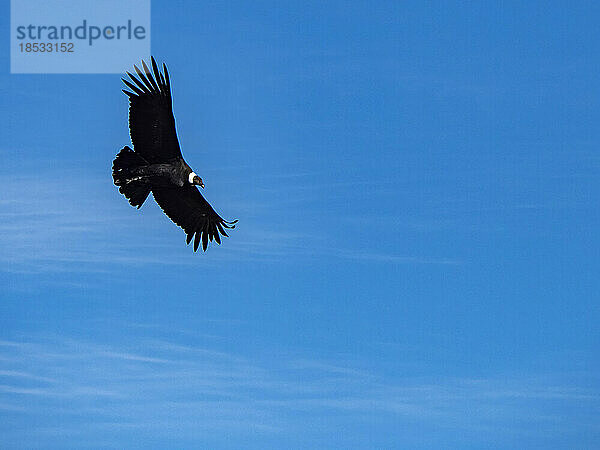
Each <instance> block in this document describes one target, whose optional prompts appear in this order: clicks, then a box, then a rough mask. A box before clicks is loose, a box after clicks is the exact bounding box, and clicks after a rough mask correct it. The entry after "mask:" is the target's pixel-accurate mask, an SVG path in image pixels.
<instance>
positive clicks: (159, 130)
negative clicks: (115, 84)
mask: <svg viewBox="0 0 600 450" xmlns="http://www.w3.org/2000/svg"><path fill="white" fill-rule="evenodd" d="M151 65H152V69H153V72H154V74H153V73H152V72H150V69H148V66H147V65H146V63H145V62H144V61H142V68H143V69H144V70H143V71H142V70H141V69H140V68H139V67H138V66H137V65H134V66H133V67H134V69H135V72H136V74H137V76H136V75H134V74H132V73H130V72H126V73H127V75H128V76H129V78H130V79H131V81H132V82H129V81H128V80H125V79H123V83H124V84H125V85H126V86H127V87H128V88H129V89H130V90H131V91H133V92H130V91H125V90H124V91H123V92H125V94H127V96H128V97H129V132H130V135H131V142H132V143H133V148H134V150H135V152H136V153H139V154H140V155H141V156H142V157H143V158H144V159H146V160H147V161H148V162H149V163H151V164H158V163H166V162H169V161H172V160H173V159H176V158H182V155H181V149H180V147H179V141H178V139H177V131H176V129H175V117H173V109H172V101H171V88H170V83H169V81H168V73H167V72H166V65H164V64H163V71H165V73H164V79H165V81H164V82H163V81H162V80H161V77H162V74H161V73H160V72H159V70H158V66H157V64H156V61H155V60H154V58H152V59H151Z"/></svg>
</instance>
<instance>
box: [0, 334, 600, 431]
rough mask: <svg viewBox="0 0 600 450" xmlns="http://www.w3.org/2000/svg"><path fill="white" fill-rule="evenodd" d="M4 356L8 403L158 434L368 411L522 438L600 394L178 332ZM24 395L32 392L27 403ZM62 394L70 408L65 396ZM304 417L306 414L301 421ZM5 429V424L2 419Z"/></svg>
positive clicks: (3, 399) (292, 423)
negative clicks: (393, 373) (395, 370)
mask: <svg viewBox="0 0 600 450" xmlns="http://www.w3.org/2000/svg"><path fill="white" fill-rule="evenodd" d="M289 353H290V352H286V354H289ZM0 356H3V357H5V358H4V361H5V362H4V363H3V365H2V371H0V377H2V378H1V379H2V382H0V410H6V411H11V410H15V411H17V410H19V411H20V414H25V415H27V414H32V415H33V414H45V415H51V416H59V417H60V416H61V415H65V414H70V413H76V414H77V415H78V417H80V420H81V423H80V424H78V429H79V430H87V431H91V430H97V429H101V430H103V431H104V430H108V429H110V427H111V424H114V423H121V424H123V426H124V427H127V428H135V429H140V430H145V432H147V433H150V434H157V435H160V434H161V433H162V434H164V433H166V432H167V431H165V430H171V431H173V430H179V431H180V432H183V433H191V432H193V430H197V429H198V427H200V428H202V429H213V430H218V431H220V432H224V433H227V432H232V431H234V430H237V431H239V432H248V433H249V432H253V433H254V432H257V431H259V432H264V433H286V432H289V431H291V430H296V429H298V427H299V426H300V425H301V424H300V423H299V422H298V420H302V421H303V423H302V426H305V425H306V424H307V423H309V422H311V421H315V423H317V422H318V421H319V420H321V418H324V417H329V418H330V420H333V419H332V418H334V417H337V419H336V420H343V421H347V422H348V423H360V422H361V421H364V420H365V419H364V417H366V416H372V417H380V419H382V420H383V419H386V418H387V419H393V420H396V421H398V420H405V419H406V420H411V421H414V420H417V421H419V420H423V421H425V422H427V423H437V424H438V425H443V426H450V425H451V426H452V427H455V428H462V429H465V430H469V429H472V428H473V427H486V426H490V427H496V428H498V427H503V426H507V425H509V424H512V425H515V424H516V425H517V426H516V427H514V429H513V434H514V435H515V436H518V435H519V433H520V431H519V430H520V429H521V428H522V429H531V425H532V424H533V426H534V427H535V428H534V429H535V430H537V432H538V433H540V434H548V433H550V434H552V433H555V430H554V428H553V426H554V424H555V423H557V422H560V420H561V419H564V417H563V416H564V414H568V413H565V412H563V411H569V410H573V409H575V410H579V412H580V413H582V414H584V415H585V414H586V411H587V410H588V409H589V408H590V407H591V406H593V405H595V404H598V401H599V400H600V393H599V392H597V391H594V390H591V389H586V388H582V387H581V386H579V385H578V384H577V383H576V382H572V383H571V384H569V383H565V381H564V380H563V381H561V382H558V381H557V380H554V381H552V378H550V379H548V380H546V381H544V380H543V379H540V378H536V377H532V376H527V375H523V376H519V377H512V378H506V377H501V376H498V377H496V378H486V379H461V378H443V379H438V380H435V381H434V382H432V381H431V380H430V381H424V380H421V381H420V380H415V379H409V378H406V379H403V378H401V377H400V378H398V377H390V376H384V375H383V374H381V373H378V372H377V371H375V370H374V369H367V368H365V367H364V366H363V365H361V364H356V362H355V363H354V364H353V363H352V362H345V363H342V362H340V361H335V360H327V359H323V358H319V359H313V358H306V357H295V358H289V357H287V358H280V357H279V356H277V355H276V354H273V355H271V357H270V358H264V357H261V358H260V361H261V362H260V363H259V362H258V361H257V360H251V359H249V358H247V357H242V356H240V355H238V354H235V353H230V352H226V351H223V350H219V349H214V348H210V347H205V346H197V345H193V344H190V343H188V342H185V343H184V342H180V341H177V340H173V339H170V340H156V339H152V338H141V339H136V340H135V341H134V344H126V343H123V342H121V343H111V344H90V343H88V342H85V341H81V340H77V339H70V338H61V337H57V336H38V337H36V338H29V339H25V340H21V341H13V340H4V341H1V342H0ZM24 397H26V398H28V399H29V400H28V401H27V402H25V403H23V398H24ZM65 398H68V399H69V402H70V407H69V409H68V410H66V409H65V408H64V407H63V404H62V400H60V399H65ZM474 412H476V413H474ZM298 413H306V414H308V415H309V418H306V417H305V416H304V415H302V416H301V417H300V418H298V415H297V414H298ZM542 414H543V417H542ZM181 418H187V419H185V420H183V421H182V420H181ZM589 419H590V423H591V417H590V418H589ZM198 424H200V425H198ZM582 427H584V428H585V426H584V425H582ZM161 430H162V431H161ZM0 431H3V432H7V431H9V430H7V429H6V427H2V426H1V425H0ZM29 432H30V433H32V434H34V435H39V436H45V435H47V434H48V432H49V429H47V428H46V429H44V428H39V429H37V428H35V426H33V427H32V428H31V429H30V430H29Z"/></svg>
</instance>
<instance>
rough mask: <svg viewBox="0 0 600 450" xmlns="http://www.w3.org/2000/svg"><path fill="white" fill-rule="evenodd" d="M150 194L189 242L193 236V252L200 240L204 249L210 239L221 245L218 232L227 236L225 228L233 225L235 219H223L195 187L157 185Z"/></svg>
mask: <svg viewBox="0 0 600 450" xmlns="http://www.w3.org/2000/svg"><path fill="white" fill-rule="evenodd" d="M152 195H154V199H155V200H156V203H158V206H160V207H161V208H162V210H163V211H164V213H165V214H166V215H167V216H168V217H169V219H171V220H172V221H173V222H175V224H177V225H179V226H180V227H181V228H183V231H185V233H186V234H187V243H188V244H189V243H190V242H191V241H192V238H194V235H195V238H194V251H196V250H198V245H200V241H202V249H203V250H204V251H206V247H207V246H208V240H209V239H210V240H211V241H212V240H213V239H214V240H215V241H216V242H217V243H218V244H220V243H221V238H220V236H219V233H220V234H222V235H223V236H228V235H227V232H225V228H235V223H236V222H237V220H234V221H233V222H227V221H225V220H223V218H222V217H221V216H219V215H218V214H217V213H216V212H215V210H214V209H213V208H212V206H210V204H209V203H208V202H207V201H206V199H205V198H204V197H203V196H202V194H201V193H200V191H199V190H198V189H197V188H196V187H195V186H192V185H186V186H184V187H182V188H180V187H172V188H171V187H157V188H153V189H152Z"/></svg>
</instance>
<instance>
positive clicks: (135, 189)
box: [112, 146, 150, 208]
mask: <svg viewBox="0 0 600 450" xmlns="http://www.w3.org/2000/svg"><path fill="white" fill-rule="evenodd" d="M146 164H148V163H147V162H146V160H145V159H144V158H142V157H141V156H140V155H138V154H137V153H135V152H134V151H133V150H132V149H130V148H129V147H127V146H126V147H123V148H122V149H121V151H120V152H119V154H118V155H117V157H116V158H115V160H114V161H113V166H112V176H113V181H114V183H115V185H117V186H119V192H120V193H121V194H123V195H124V196H125V197H127V200H129V203H130V204H131V206H136V207H137V208H140V207H141V206H142V205H143V204H144V202H145V201H146V198H147V197H148V194H150V187H149V186H148V184H147V183H146V182H145V181H144V180H140V179H139V177H133V176H131V174H132V171H133V170H134V169H136V168H138V167H140V166H144V165H146Z"/></svg>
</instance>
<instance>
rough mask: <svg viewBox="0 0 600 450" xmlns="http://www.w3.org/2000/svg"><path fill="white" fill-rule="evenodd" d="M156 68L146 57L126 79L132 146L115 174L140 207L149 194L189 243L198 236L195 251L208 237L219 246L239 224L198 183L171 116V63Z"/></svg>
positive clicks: (115, 166)
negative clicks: (226, 216)
mask: <svg viewBox="0 0 600 450" xmlns="http://www.w3.org/2000/svg"><path fill="white" fill-rule="evenodd" d="M151 61H152V72H151V71H150V69H148V66H147V65H146V63H145V62H144V61H142V68H143V71H142V70H140V69H139V68H138V67H137V66H135V65H134V66H133V67H134V68H135V72H136V74H137V77H136V76H135V75H133V74H131V73H129V72H127V75H128V76H129V78H130V80H131V81H128V80H126V79H124V78H122V80H123V83H125V85H126V86H127V88H128V89H129V90H126V89H123V92H124V93H125V94H126V95H127V96H128V97H129V134H130V136H131V143H132V144H133V150H132V149H131V148H130V147H129V146H125V147H123V148H122V149H121V151H120V152H119V153H118V154H117V157H116V158H115V160H114V161H113V166H112V176H113V181H114V183H115V185H116V186H118V187H119V192H120V193H121V194H123V195H124V196H125V197H126V198H127V200H129V203H130V204H131V206H135V207H137V208H138V209H139V208H140V207H141V206H142V204H143V203H144V201H146V198H147V197H148V194H150V192H152V195H153V196H154V200H156V203H158V206H160V207H161V209H162V210H163V211H164V213H165V214H166V215H167V216H168V217H169V218H170V219H171V220H172V221H173V222H174V223H175V224H177V225H178V226H180V227H181V228H183V231H185V233H186V234H187V244H189V243H190V242H191V241H192V239H193V240H194V251H196V250H198V246H199V245H200V242H202V249H203V250H204V251H206V248H207V247H208V241H209V240H210V241H211V242H212V240H213V239H214V240H215V242H217V243H218V244H220V243H221V237H220V235H223V236H228V235H227V232H226V231H225V229H226V228H227V229H230V228H235V223H236V222H237V220H234V221H232V222H227V221H226V220H224V219H223V218H222V217H221V216H219V215H218V214H217V213H216V212H215V210H214V209H213V208H212V206H210V204H209V203H208V202H207V201H206V199H205V198H204V197H203V196H202V194H201V193H200V191H199V190H198V188H197V186H200V187H201V188H204V183H203V181H202V178H200V177H199V176H198V175H197V174H196V173H195V172H194V171H193V170H192V169H191V167H190V166H189V165H188V164H187V163H186V162H185V160H184V159H183V155H182V154H181V149H180V148H179V141H178V140H177V131H176V130H175V117H174V116H173V108H172V100H171V83H170V80H169V72H168V71H167V66H166V65H165V64H164V63H163V66H162V69H163V71H162V73H161V72H160V70H159V69H158V67H157V65H156V61H155V60H154V57H152V58H151Z"/></svg>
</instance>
